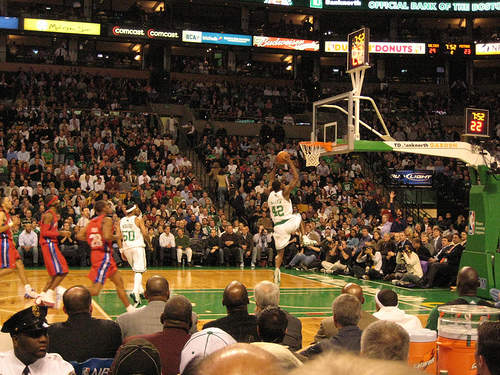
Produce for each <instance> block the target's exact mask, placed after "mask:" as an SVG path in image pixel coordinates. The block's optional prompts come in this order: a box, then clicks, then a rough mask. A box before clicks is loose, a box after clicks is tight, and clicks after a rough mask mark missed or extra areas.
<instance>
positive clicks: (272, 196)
mask: <svg viewBox="0 0 500 375" xmlns="http://www.w3.org/2000/svg"><path fill="white" fill-rule="evenodd" d="M267 203H268V205H269V211H270V213H271V219H272V220H273V222H274V223H275V224H276V223H278V222H280V221H283V220H288V219H290V218H291V217H292V216H293V208H292V203H291V202H290V201H289V200H287V199H285V198H284V197H283V190H280V191H278V192H275V191H271V192H270V193H269V198H268V199H267Z"/></svg>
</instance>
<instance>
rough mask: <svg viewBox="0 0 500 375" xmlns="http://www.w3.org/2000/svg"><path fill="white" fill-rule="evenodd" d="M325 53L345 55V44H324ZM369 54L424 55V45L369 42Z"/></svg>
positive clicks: (327, 42)
mask: <svg viewBox="0 0 500 375" xmlns="http://www.w3.org/2000/svg"><path fill="white" fill-rule="evenodd" d="M325 52H333V53H335V52H336V53H347V42H340V41H339V42H329V41H326V42H325ZM370 53H386V54H396V55H425V43H392V42H370Z"/></svg>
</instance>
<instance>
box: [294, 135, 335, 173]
mask: <svg viewBox="0 0 500 375" xmlns="http://www.w3.org/2000/svg"><path fill="white" fill-rule="evenodd" d="M299 145H300V148H301V149H302V152H303V153H304V156H305V157H306V166H307V167H317V166H318V164H319V157H320V156H321V154H322V153H323V152H330V151H332V143H331V142H310V141H309V142H299Z"/></svg>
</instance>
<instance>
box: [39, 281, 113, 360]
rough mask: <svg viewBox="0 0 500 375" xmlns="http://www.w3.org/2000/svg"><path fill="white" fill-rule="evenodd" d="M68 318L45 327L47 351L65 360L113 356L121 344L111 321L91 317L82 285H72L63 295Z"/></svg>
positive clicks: (90, 307) (87, 294)
mask: <svg viewBox="0 0 500 375" xmlns="http://www.w3.org/2000/svg"><path fill="white" fill-rule="evenodd" d="M63 303H64V312H65V313H66V314H67V315H68V320H66V321H65V322H62V323H54V324H51V326H50V327H49V331H48V332H49V337H50V347H49V351H50V352H51V353H59V354H60V355H61V357H63V358H64V360H66V361H77V362H84V361H86V360H87V359H89V358H114V356H115V354H116V351H117V350H118V348H119V347H120V345H121V343H122V337H121V330H120V326H119V325H118V323H116V322H115V321H113V320H107V319H96V318H92V296H91V295H90V291H89V290H88V289H87V288H86V287H84V286H78V285H77V286H73V287H71V288H69V289H68V290H66V292H64V294H63Z"/></svg>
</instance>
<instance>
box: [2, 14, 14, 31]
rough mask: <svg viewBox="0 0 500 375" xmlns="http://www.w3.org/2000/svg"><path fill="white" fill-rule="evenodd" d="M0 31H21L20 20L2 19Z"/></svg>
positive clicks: (12, 18)
mask: <svg viewBox="0 0 500 375" xmlns="http://www.w3.org/2000/svg"><path fill="white" fill-rule="evenodd" d="M0 29H10V30H17V29H19V18H17V17H0Z"/></svg>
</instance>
